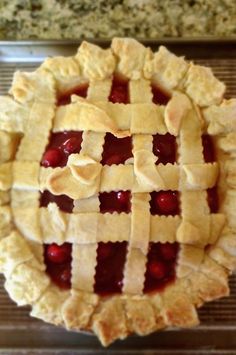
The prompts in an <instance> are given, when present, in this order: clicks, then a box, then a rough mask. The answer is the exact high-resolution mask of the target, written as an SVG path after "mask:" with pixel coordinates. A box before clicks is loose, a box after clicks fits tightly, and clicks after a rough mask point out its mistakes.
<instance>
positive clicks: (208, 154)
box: [202, 134, 215, 163]
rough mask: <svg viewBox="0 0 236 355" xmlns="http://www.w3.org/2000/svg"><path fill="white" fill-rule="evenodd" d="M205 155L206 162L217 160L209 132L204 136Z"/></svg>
mask: <svg viewBox="0 0 236 355" xmlns="http://www.w3.org/2000/svg"><path fill="white" fill-rule="evenodd" d="M202 145H203V156H204V160H205V162H206V163H212V162H214V161H215V150H214V145H213V141H212V139H211V137H210V136H209V135H208V134H204V135H203V136H202Z"/></svg>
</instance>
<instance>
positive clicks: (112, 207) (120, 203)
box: [99, 191, 131, 213]
mask: <svg viewBox="0 0 236 355" xmlns="http://www.w3.org/2000/svg"><path fill="white" fill-rule="evenodd" d="M130 198H131V194H130V191H118V192H115V191H112V192H102V193H100V194H99V201H100V212H101V213H106V212H108V213H113V212H118V213H121V212H125V213H129V212H130V209H131V202H130Z"/></svg>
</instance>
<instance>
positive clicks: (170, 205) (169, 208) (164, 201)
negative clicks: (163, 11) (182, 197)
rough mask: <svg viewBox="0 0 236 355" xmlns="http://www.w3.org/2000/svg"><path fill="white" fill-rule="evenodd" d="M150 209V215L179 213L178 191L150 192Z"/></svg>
mask: <svg viewBox="0 0 236 355" xmlns="http://www.w3.org/2000/svg"><path fill="white" fill-rule="evenodd" d="M150 211H151V214H152V215H164V216H168V215H171V216H175V215H177V214H179V212H180V210H179V194H178V191H171V190H168V191H158V192H156V191H154V192H151V201H150Z"/></svg>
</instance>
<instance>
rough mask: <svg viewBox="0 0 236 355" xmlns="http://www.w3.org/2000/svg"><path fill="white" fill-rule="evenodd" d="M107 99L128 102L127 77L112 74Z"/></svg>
mask: <svg viewBox="0 0 236 355" xmlns="http://www.w3.org/2000/svg"><path fill="white" fill-rule="evenodd" d="M109 101H110V102H113V103H120V104H121V103H122V104H128V103H129V81H128V80H127V79H124V78H121V77H118V76H114V78H113V81H112V87H111V92H110V96H109Z"/></svg>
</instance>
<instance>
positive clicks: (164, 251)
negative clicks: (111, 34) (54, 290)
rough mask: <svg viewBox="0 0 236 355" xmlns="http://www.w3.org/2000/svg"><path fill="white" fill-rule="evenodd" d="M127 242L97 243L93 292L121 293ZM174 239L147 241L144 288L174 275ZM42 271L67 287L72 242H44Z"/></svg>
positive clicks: (157, 286) (155, 287)
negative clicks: (162, 241)
mask: <svg viewBox="0 0 236 355" xmlns="http://www.w3.org/2000/svg"><path fill="white" fill-rule="evenodd" d="M127 246H128V244H127V242H116V243H112V242H107V243H103V242H100V243H98V248H97V266H96V270H95V284H94V292H95V293H97V294H99V295H101V296H108V295H112V294H115V293H121V292H122V287H123V278H124V268H125V262H126V256H127ZM178 249H179V247H178V243H173V244H171V243H164V244H161V243H150V245H149V252H148V255H147V269H146V273H145V284H144V292H145V293H147V292H152V291H158V290H161V289H163V288H164V287H165V286H166V285H167V284H168V283H170V282H172V281H174V279H175V266H176V259H177V254H178ZM44 260H45V264H46V272H47V274H48V275H49V276H50V278H51V280H52V281H53V282H54V283H55V284H56V285H57V286H59V287H60V288H62V289H70V288H71V261H72V245H71V244H69V243H64V244H62V245H58V244H55V243H53V244H50V245H44Z"/></svg>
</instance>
